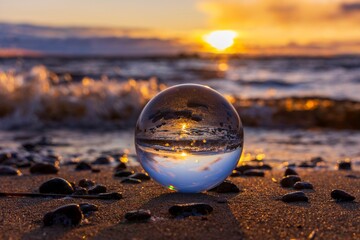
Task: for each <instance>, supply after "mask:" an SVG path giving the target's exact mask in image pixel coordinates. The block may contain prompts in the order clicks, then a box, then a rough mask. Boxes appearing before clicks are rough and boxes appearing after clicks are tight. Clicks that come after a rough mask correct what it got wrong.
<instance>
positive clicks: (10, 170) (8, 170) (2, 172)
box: [0, 166, 22, 176]
mask: <svg viewBox="0 0 360 240" xmlns="http://www.w3.org/2000/svg"><path fill="white" fill-rule="evenodd" d="M20 175H22V173H21V172H20V170H19V169H17V168H14V167H10V166H0V176H20Z"/></svg>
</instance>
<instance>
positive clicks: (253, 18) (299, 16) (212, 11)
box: [198, 0, 360, 45]
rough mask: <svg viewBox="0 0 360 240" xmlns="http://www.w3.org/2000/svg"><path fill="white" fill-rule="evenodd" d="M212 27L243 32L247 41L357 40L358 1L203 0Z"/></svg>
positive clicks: (359, 18)
mask: <svg viewBox="0 0 360 240" xmlns="http://www.w3.org/2000/svg"><path fill="white" fill-rule="evenodd" d="M198 8H199V9H200V10H201V11H203V12H205V13H206V14H207V15H208V17H209V22H208V23H209V26H210V27H212V28H224V29H234V30H238V31H240V32H242V33H243V34H242V40H243V41H244V42H245V43H248V44H260V45H274V44H275V45H286V44H289V43H290V42H295V43H297V44H310V43H314V42H326V43H330V42H344V44H345V43H346V42H351V43H353V42H354V41H360V31H359V30H358V29H359V24H360V1H348V0H347V1H345V0H342V1H341V0H297V1H289V0H241V1H239V0H222V1H217V0H202V1H200V2H199V4H198Z"/></svg>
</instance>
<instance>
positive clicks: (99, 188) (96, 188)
mask: <svg viewBox="0 0 360 240" xmlns="http://www.w3.org/2000/svg"><path fill="white" fill-rule="evenodd" d="M106 191H107V188H106V187H105V186H104V185H100V184H98V185H95V186H93V187H91V188H90V189H89V190H88V193H89V194H91V195H96V194H99V193H106Z"/></svg>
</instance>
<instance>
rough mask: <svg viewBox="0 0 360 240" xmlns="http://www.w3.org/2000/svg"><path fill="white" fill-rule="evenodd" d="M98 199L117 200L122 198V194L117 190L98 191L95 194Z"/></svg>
mask: <svg viewBox="0 0 360 240" xmlns="http://www.w3.org/2000/svg"><path fill="white" fill-rule="evenodd" d="M97 197H98V198H99V199H106V200H109V199H112V200H119V199H122V194H121V193H118V192H111V193H100V194H98V195H97Z"/></svg>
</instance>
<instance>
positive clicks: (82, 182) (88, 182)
mask: <svg viewBox="0 0 360 240" xmlns="http://www.w3.org/2000/svg"><path fill="white" fill-rule="evenodd" d="M79 186H80V187H83V188H89V187H92V186H95V182H94V181H93V180H90V179H87V178H83V179H81V180H80V181H79Z"/></svg>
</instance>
